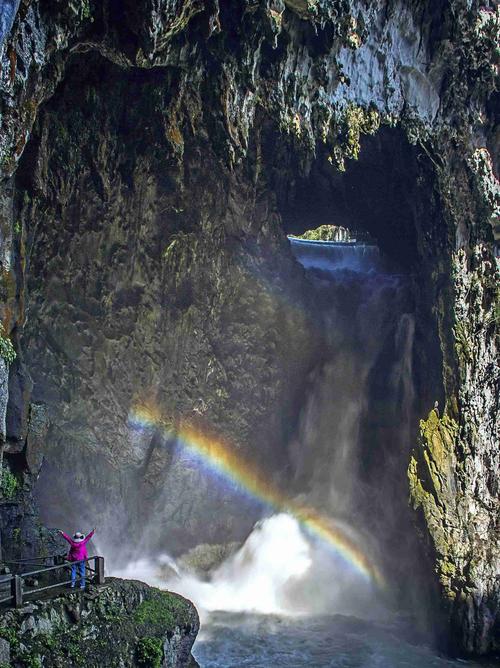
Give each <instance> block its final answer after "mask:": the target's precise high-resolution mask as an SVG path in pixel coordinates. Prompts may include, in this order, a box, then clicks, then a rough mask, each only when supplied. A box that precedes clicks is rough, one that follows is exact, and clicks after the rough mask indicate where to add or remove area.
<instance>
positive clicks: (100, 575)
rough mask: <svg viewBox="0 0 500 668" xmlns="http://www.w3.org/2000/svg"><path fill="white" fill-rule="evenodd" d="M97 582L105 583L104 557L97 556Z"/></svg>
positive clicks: (99, 583)
mask: <svg viewBox="0 0 500 668" xmlns="http://www.w3.org/2000/svg"><path fill="white" fill-rule="evenodd" d="M95 582H96V584H98V585H102V584H104V557H96V558H95Z"/></svg>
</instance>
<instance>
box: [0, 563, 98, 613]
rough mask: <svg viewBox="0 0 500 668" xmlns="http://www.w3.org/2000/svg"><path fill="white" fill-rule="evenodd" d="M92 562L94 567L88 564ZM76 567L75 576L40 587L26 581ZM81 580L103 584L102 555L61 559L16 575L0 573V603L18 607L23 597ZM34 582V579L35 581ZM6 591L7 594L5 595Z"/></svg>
mask: <svg viewBox="0 0 500 668" xmlns="http://www.w3.org/2000/svg"><path fill="white" fill-rule="evenodd" d="M91 562H92V563H93V565H94V568H92V567H91V566H90V563H91ZM80 564H85V574H84V575H83V576H82V575H80ZM72 567H74V568H76V577H75V578H71V579H69V580H58V581H57V582H50V583H49V584H46V585H44V586H42V587H39V586H37V585H36V584H34V585H33V586H31V585H30V584H29V583H28V582H26V580H27V579H29V578H35V577H36V576H45V574H49V573H50V576H49V580H50V577H51V576H52V575H55V573H56V572H57V571H71V568H72ZM82 580H88V581H89V582H92V583H94V584H97V585H101V584H104V580H105V578H104V557H89V558H88V559H81V560H80V561H66V560H64V561H62V563H60V564H56V565H55V566H49V567H48V568H39V569H38V570H35V571H29V572H27V573H19V574H16V575H0V604H4V603H8V604H10V605H11V606H13V607H16V608H18V607H20V606H21V605H22V604H23V601H24V600H25V598H27V597H28V596H29V597H32V596H33V594H40V593H41V592H45V591H50V590H52V589H57V588H58V587H64V586H65V585H70V584H76V583H80V584H81V581H82ZM35 582H36V581H35ZM7 592H9V593H8V595H7Z"/></svg>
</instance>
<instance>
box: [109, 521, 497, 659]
mask: <svg viewBox="0 0 500 668" xmlns="http://www.w3.org/2000/svg"><path fill="white" fill-rule="evenodd" d="M322 559H323V564H322ZM114 575H117V576H120V577H130V578H135V579H137V578H139V579H142V580H144V581H146V582H148V583H149V584H152V585H155V586H158V587H160V588H168V589H171V590H173V591H177V592H179V593H181V594H183V595H185V596H187V597H188V598H190V599H191V600H192V601H193V602H194V603H195V604H196V606H197V608H198V610H199V612H200V617H201V622H202V625H201V630H200V632H199V635H198V638H197V640H196V643H195V645H194V648H193V655H194V656H195V658H196V660H197V661H198V663H199V665H200V667H201V668H271V667H274V666H276V667H280V668H305V667H310V668H459V667H460V666H462V667H463V666H464V663H466V665H468V666H469V667H470V668H474V666H476V664H474V663H472V662H459V661H452V660H449V659H446V658H444V657H440V656H438V655H437V654H436V652H435V651H434V650H432V649H431V648H430V647H429V646H428V645H427V644H426V643H425V642H424V639H423V637H422V636H421V634H420V633H419V631H418V628H417V626H416V624H415V620H413V619H409V618H407V617H405V616H403V615H395V614H392V615H391V614H389V613H388V612H387V611H384V610H383V608H382V606H381V605H379V606H378V607H377V602H376V601H375V600H374V598H373V593H374V592H373V591H371V593H370V595H369V596H368V595H367V594H368V592H367V590H365V592H364V593H365V599H364V602H362V600H361V599H359V598H358V605H357V609H356V610H355V613H356V615H355V616H354V615H351V616H347V615H346V612H348V611H349V604H348V596H350V597H352V599H353V600H356V589H357V591H358V596H359V595H360V594H361V592H362V590H363V584H362V583H361V582H360V580H359V577H357V576H356V575H355V574H353V573H349V568H348V567H347V566H346V565H343V566H342V565H341V564H339V563H338V562H335V560H332V557H331V555H328V554H327V553H324V552H323V553H322V552H321V550H318V546H316V545H314V544H313V543H312V542H311V541H310V539H309V538H308V537H307V536H306V535H305V534H304V533H303V531H302V530H301V528H300V526H299V525H298V523H297V522H296V520H295V519H294V518H292V517H290V516H289V515H286V514H284V513H281V514H279V515H275V516H273V517H270V518H268V519H266V520H263V521H261V522H259V523H257V525H256V526H255V528H254V530H253V531H252V533H251V534H250V536H249V537H248V539H247V540H246V541H245V543H244V544H243V546H242V547H241V549H240V550H239V551H238V552H237V553H236V554H235V555H233V556H232V557H229V559H227V560H226V561H225V562H224V563H223V564H221V565H220V566H219V567H218V568H217V569H216V570H215V571H214V572H213V573H212V575H211V576H210V577H209V578H208V579H207V580H204V579H202V578H200V577H196V576H195V575H194V574H193V573H189V572H183V571H182V570H181V569H180V568H179V567H178V566H177V565H176V563H175V562H174V561H173V560H172V559H171V558H170V557H168V556H166V555H164V556H162V557H160V558H158V559H157V560H154V561H153V560H147V559H140V560H138V561H136V562H134V563H131V564H129V566H128V567H127V568H126V569H124V570H122V571H120V572H116V573H114ZM365 586H366V585H365ZM342 591H343V593H344V598H342V595H340V594H341V592H342ZM353 600H351V604H352V602H353ZM327 602H328V603H327ZM325 605H329V606H330V608H329V610H330V612H328V608H325ZM301 606H302V609H301ZM320 610H322V614H318V613H319V611H320ZM335 611H338V612H340V611H342V612H343V613H344V614H333V613H334V612H335ZM363 617H364V618H363ZM482 668H486V666H484V665H483V667H482Z"/></svg>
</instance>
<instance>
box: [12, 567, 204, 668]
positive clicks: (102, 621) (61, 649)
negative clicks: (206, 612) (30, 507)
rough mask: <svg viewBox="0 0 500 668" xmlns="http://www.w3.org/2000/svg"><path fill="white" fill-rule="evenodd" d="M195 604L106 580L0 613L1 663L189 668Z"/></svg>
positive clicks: (14, 667)
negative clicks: (81, 590)
mask: <svg viewBox="0 0 500 668" xmlns="http://www.w3.org/2000/svg"><path fill="white" fill-rule="evenodd" d="M198 629H199V620H198V614H197V612H196V610H195V608H194V606H193V605H192V604H191V603H190V602H189V601H186V599H183V598H182V597H181V596H178V595H177V594H171V593H168V592H160V591H159V590H157V589H153V588H152V587H148V586H147V585H145V584H143V583H142V582H135V581H133V580H127V581H123V580H117V579H113V578H111V579H108V581H107V583H106V584H105V585H102V586H100V587H93V586H91V587H90V589H89V590H88V591H86V592H85V593H79V594H74V593H69V592H68V593H66V594H58V595H57V596H56V597H55V598H53V599H51V600H41V601H37V602H36V603H29V602H28V603H26V604H25V605H24V607H22V608H19V609H17V610H11V611H9V612H3V613H2V614H1V615H0V664H1V665H8V666H11V667H12V668H18V667H19V666H26V665H29V666H39V665H40V666H41V665H44V666H50V667H51V668H52V667H53V668H58V667H62V666H68V665H85V666H89V668H100V667H101V666H111V665H117V666H118V665H121V666H156V667H157V668H187V667H191V668H194V666H196V665H197V664H196V662H195V660H194V659H193V657H192V656H191V647H192V646H193V643H194V640H195V638H196V634H197V633H198Z"/></svg>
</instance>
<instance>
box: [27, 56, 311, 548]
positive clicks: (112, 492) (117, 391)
mask: <svg viewBox="0 0 500 668" xmlns="http://www.w3.org/2000/svg"><path fill="white" fill-rule="evenodd" d="M84 71H86V75H83V76H82V73H83V72H84ZM170 88H171V78H170V77H169V76H168V75H167V76H165V75H164V74H163V73H162V75H161V76H159V75H158V74H157V73H156V72H153V73H151V74H150V75H148V74H143V73H142V72H141V73H140V74H139V76H137V74H136V73H134V72H132V73H130V74H124V73H123V72H122V71H121V70H119V69H118V68H117V67H116V66H114V65H110V64H109V63H106V62H104V61H102V59H101V58H96V59H95V60H94V61H92V64H91V65H90V66H88V65H87V64H86V63H85V62H83V61H82V60H81V59H79V60H78V61H77V62H75V64H74V66H73V67H72V70H71V71H69V72H68V73H67V77H66V80H65V83H64V85H63V87H62V88H61V91H60V97H58V98H57V97H54V99H53V101H52V102H51V103H50V104H49V105H48V107H47V108H46V109H45V110H44V111H43V112H42V114H41V115H40V118H39V121H38V123H37V127H36V128H35V134H36V136H37V139H35V138H34V139H33V153H32V154H31V155H30V158H29V161H28V159H27V161H26V163H23V165H22V167H21V169H20V171H19V174H18V177H19V188H20V192H21V191H22V192H23V195H22V198H23V199H22V201H21V204H20V206H21V211H20V213H21V216H22V217H25V220H26V223H25V224H26V229H28V228H29V229H32V230H33V232H34V234H33V236H32V237H31V238H29V237H28V238H27V247H28V249H27V258H28V262H29V269H28V270H27V274H28V277H30V276H31V277H32V279H30V281H29V284H28V294H29V295H30V297H29V305H28V312H29V316H28V322H29V323H30V324H29V325H28V326H27V327H26V329H25V332H24V341H25V350H26V355H27V364H28V367H29V369H30V372H31V375H32V377H33V379H34V390H33V399H34V400H35V401H41V402H44V403H45V404H47V406H48V408H49V412H50V415H51V421H52V425H53V426H52V430H51V433H50V435H49V438H48V441H49V443H50V448H51V452H50V455H48V459H50V461H51V463H52V464H53V465H55V467H56V471H54V470H53V469H52V470H51V469H50V468H47V469H46V470H45V471H44V472H43V473H42V480H41V487H40V489H41V494H42V497H43V498H44V507H45V508H46V509H47V511H48V515H47V517H48V518H50V522H51V524H61V523H63V524H64V523H67V522H68V518H72V520H73V521H75V522H76V521H78V522H81V521H82V519H81V510H78V511H77V512H75V508H74V507H73V501H74V499H69V498H68V490H69V489H73V490H74V492H72V494H71V495H70V496H73V494H76V497H77V498H78V500H79V502H78V505H82V506H83V508H84V509H85V510H84V511H83V512H84V514H85V516H86V517H85V519H86V521H87V522H90V523H92V522H93V521H94V520H93V519H92V517H91V515H92V514H95V513H99V515H100V516H101V517H102V515H103V513H104V517H106V516H107V517H106V520H105V525H107V527H108V530H110V531H115V532H116V534H117V535H118V534H119V533H120V532H121V531H122V530H123V527H124V525H126V524H127V523H129V522H130V521H131V520H132V522H133V525H134V526H136V522H137V521H138V520H142V519H143V518H144V519H146V520H147V521H148V522H149V520H150V519H151V518H152V517H154V516H155V515H156V513H158V515H160V514H161V518H162V519H161V520H160V522H157V521H155V522H154V523H155V524H156V526H157V527H158V524H161V527H162V532H161V533H160V532H159V531H158V530H156V531H155V530H153V529H152V528H151V531H150V532H148V536H145V540H146V542H148V540H149V533H150V534H151V535H153V534H156V535H155V540H156V541H158V539H159V542H160V543H161V542H162V541H163V540H164V535H165V536H168V544H169V545H175V546H176V547H177V548H178V549H181V548H182V547H183V544H184V545H189V543H190V542H191V543H192V541H193V540H194V537H196V538H199V537H200V536H201V535H205V536H206V539H209V540H214V539H217V538H218V539H219V540H220V539H221V538H222V537H224V536H225V535H226V534H227V532H229V533H230V534H231V533H234V534H235V535H236V532H240V533H241V532H242V531H244V528H243V527H244V525H243V526H242V524H241V518H240V517H239V513H240V511H239V510H237V507H238V504H236V502H235V503H234V512H225V513H224V512H222V508H223V506H224V504H225V505H227V504H228V503H229V502H230V500H231V498H232V497H231V495H229V496H228V494H227V492H221V493H220V494H219V492H218V490H217V487H215V489H212V485H213V484H214V483H213V481H212V482H210V481H207V480H206V478H205V476H204V474H203V472H202V471H200V470H199V468H198V467H197V466H196V462H192V463H191V464H189V462H186V461H184V460H183V458H182V455H181V454H180V453H179V447H178V446H177V444H176V441H175V438H174V439H170V438H169V436H168V433H167V432H168V430H171V431H172V432H173V431H174V430H175V429H176V428H177V426H178V425H177V426H176V421H179V420H182V419H184V420H185V419H187V418H188V417H190V416H191V417H193V418H196V420H197V422H198V423H200V425H202V427H201V428H210V430H211V431H212V432H213V433H214V438H216V439H217V438H219V439H225V440H228V441H230V442H231V443H232V444H233V447H239V448H240V452H241V453H242V456H245V455H246V454H248V456H253V457H254V458H257V459H260V461H262V462H263V465H265V466H266V467H269V468H274V469H278V468H279V465H281V466H283V465H284V463H285V461H284V452H285V448H286V443H287V440H288V437H289V433H290V431H291V425H292V424H293V420H294V419H295V418H294V408H295V405H296V404H297V403H298V401H299V394H300V390H301V387H302V382H303V381H302V379H303V377H304V376H305V375H306V374H307V370H308V368H309V367H310V365H311V364H312V360H313V356H314V355H315V354H316V353H314V352H313V347H314V343H315V341H317V339H318V336H317V333H316V332H315V329H314V323H313V317H312V312H311V310H310V308H309V306H308V303H307V288H306V286H304V285H303V283H302V281H301V278H302V275H301V271H300V269H299V268H298V267H297V266H296V265H295V263H294V262H293V260H292V258H291V256H290V254H289V253H288V252H287V248H286V241H284V240H283V239H282V238H281V237H280V236H279V229H278V228H277V224H276V222H275V224H273V217H274V220H275V221H277V215H276V213H275V212H274V211H273V204H272V202H271V201H269V198H267V197H266V196H265V195H260V194H259V193H258V192H257V191H256V188H255V187H252V185H251V184H250V183H248V181H246V180H245V176H244V175H242V174H241V170H238V171H235V173H233V174H231V173H229V171H228V170H227V168H225V167H224V166H222V165H220V164H218V161H217V159H216V157H215V156H214V154H213V150H212V149H211V147H210V145H209V144H208V143H206V142H205V143H203V142H202V143H201V144H200V142H194V141H193V140H191V141H189V142H188V141H186V142H185V143H184V149H183V151H184V161H185V163H184V164H183V166H182V168H181V167H180V166H179V165H178V164H177V163H176V161H175V159H174V157H173V156H172V154H171V153H169V144H168V141H167V140H166V138H165V128H164V123H165V120H166V119H165V116H164V109H163V107H162V104H167V106H168V98H169V96H170ZM82 95H83V96H85V97H86V101H85V102H84V103H83V105H82V104H81V103H80V102H81V96H82ZM129 99H134V100H136V101H137V102H136V104H135V105H134V107H133V108H132V110H130V107H129ZM103 119H106V121H105V123H104V124H103ZM96 156H98V157H97V160H96ZM33 163H36V164H37V165H38V167H37V169H36V172H35V174H33V173H32V171H31V166H32V164H33ZM25 165H26V170H25ZM25 178H26V180H24V179H25ZM24 193H26V195H25V194H24ZM27 193H40V195H35V196H34V197H31V196H30V195H29V194H27ZM259 199H260V201H259ZM42 210H43V211H44V213H43V215H42V217H43V221H44V222H42V223H41V224H38V223H37V222H36V221H37V220H38V221H39V222H41V221H40V212H41V211H42ZM28 219H29V220H30V222H29V223H28ZM42 249H43V250H42ZM41 323H44V324H43V325H42V326H41ZM145 409H149V410H150V411H152V412H153V413H155V414H157V415H158V416H159V418H161V420H162V424H160V423H159V422H158V421H157V424H156V427H155V425H154V424H152V425H151V424H145V425H141V424H139V425H137V424H136V421H137V418H136V417H135V414H136V413H137V412H139V413H141V411H144V410H145ZM65 453H66V454H65ZM70 453H72V454H70ZM63 462H64V463H63ZM193 476H195V478H196V482H194V481H193ZM54 479H55V480H54ZM193 483H194V484H193ZM124 488H126V489H129V490H130V491H129V492H128V493H127V495H126V497H128V498H127V499H126V498H125V497H124V495H123V489H124ZM164 488H165V490H168V492H167V491H165V494H163V489H164ZM134 489H136V490H137V491H136V492H134ZM160 493H161V497H160V498H157V497H158V494H160ZM61 498H62V499H65V498H68V502H63V503H61V501H60V499H61ZM244 510H246V509H244ZM120 511H121V512H120ZM241 513H242V514H243V510H242V511H241ZM131 515H132V516H131ZM79 516H80V519H78V517H79ZM252 519H253V514H252V515H251V516H250V519H249V520H247V524H248V522H249V521H250V522H251V521H252ZM153 546H154V544H153ZM145 547H147V546H144V545H143V546H142V548H141V549H144V548H145ZM170 549H171V548H170Z"/></svg>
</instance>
